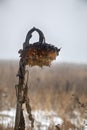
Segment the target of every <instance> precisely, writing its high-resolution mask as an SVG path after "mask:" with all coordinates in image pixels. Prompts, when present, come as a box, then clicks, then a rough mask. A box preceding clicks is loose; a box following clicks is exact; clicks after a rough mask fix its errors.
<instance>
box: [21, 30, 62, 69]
mask: <svg viewBox="0 0 87 130" xmlns="http://www.w3.org/2000/svg"><path fill="white" fill-rule="evenodd" d="M33 31H37V32H38V33H39V42H36V43H33V44H29V42H28V41H29V39H30V38H31V36H32V35H31V33H32V32H33ZM59 51H60V49H58V48H57V47H55V46H53V45H51V44H48V43H46V42H45V38H44V35H43V33H42V32H41V31H40V30H39V29H36V28H33V29H31V30H30V31H29V32H28V34H27V37H26V41H25V43H24V45H23V50H21V51H19V53H20V57H21V59H22V60H23V61H25V65H29V66H35V65H37V66H40V67H42V66H50V64H51V62H52V61H53V60H55V59H56V56H58V55H59Z"/></svg>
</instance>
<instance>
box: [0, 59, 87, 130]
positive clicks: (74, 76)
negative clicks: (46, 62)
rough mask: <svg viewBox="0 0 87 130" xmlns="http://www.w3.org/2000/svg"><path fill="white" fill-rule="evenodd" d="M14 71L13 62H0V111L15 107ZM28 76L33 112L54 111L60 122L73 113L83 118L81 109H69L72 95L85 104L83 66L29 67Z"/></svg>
mask: <svg viewBox="0 0 87 130" xmlns="http://www.w3.org/2000/svg"><path fill="white" fill-rule="evenodd" d="M17 71H18V62H17V61H0V110H3V109H9V108H10V107H15V106H16V105H15V104H16V94H15V84H17V80H18V79H17V77H16V74H17ZM29 72H30V76H29V97H30V103H31V106H32V109H33V110H37V109H42V110H54V111H56V112H57V113H58V115H60V116H61V117H62V118H63V119H64V120H65V118H66V117H67V115H68V116H69V117H70V118H72V114H71V113H72V111H73V109H76V110H78V111H79V112H80V113H82V116H83V113H84V109H83V110H82V109H80V108H79V106H78V105H77V106H75V107H73V106H74V105H75V104H74V102H73V99H72V94H75V95H77V96H78V97H79V100H80V102H82V103H87V65H78V64H66V63H61V64H60V63H59V64H56V65H52V66H51V67H50V68H49V67H46V68H45V67H43V68H42V69H41V68H38V67H32V68H29ZM13 96H14V97H13ZM12 97H13V98H12ZM66 122H68V121H66ZM67 124H69V122H68V123H67ZM67 124H66V126H67ZM0 127H2V126H0ZM0 130H2V128H0ZM6 130H7V129H6Z"/></svg>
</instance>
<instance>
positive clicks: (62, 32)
mask: <svg viewBox="0 0 87 130" xmlns="http://www.w3.org/2000/svg"><path fill="white" fill-rule="evenodd" d="M33 26H35V27H37V28H39V29H41V30H42V31H43V33H44V35H45V38H46V42H47V43H51V44H53V45H55V46H57V47H62V50H61V52H60V56H59V57H58V58H57V61H61V62H76V63H87V0H0V59H18V58H19V54H18V50H19V49H21V48H22V44H23V42H24V40H25V37H26V34H27V32H28V31H29V30H30V29H31V28H32V27H33ZM34 37H35V39H34V38H33V39H32V41H31V42H33V41H37V40H38V35H37V34H34Z"/></svg>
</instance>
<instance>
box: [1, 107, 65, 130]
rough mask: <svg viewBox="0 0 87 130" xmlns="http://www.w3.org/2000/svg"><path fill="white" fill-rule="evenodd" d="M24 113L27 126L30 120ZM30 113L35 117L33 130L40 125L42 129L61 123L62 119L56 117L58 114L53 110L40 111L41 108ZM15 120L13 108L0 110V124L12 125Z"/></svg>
mask: <svg viewBox="0 0 87 130" xmlns="http://www.w3.org/2000/svg"><path fill="white" fill-rule="evenodd" d="M24 114H25V118H26V119H25V120H26V122H27V123H26V125H27V126H29V124H30V122H29V120H28V117H27V113H26V112H24ZM32 115H33V117H34V119H35V121H34V126H35V130H36V128H37V129H38V127H39V126H40V127H42V130H45V129H46V128H48V127H49V126H50V125H57V124H62V123H63V120H62V119H61V118H60V117H58V115H57V114H56V113H55V112H54V111H49V112H48V111H42V110H37V111H33V112H32ZM14 122H15V109H10V110H4V111H1V112H0V124H3V125H4V126H11V127H12V126H14Z"/></svg>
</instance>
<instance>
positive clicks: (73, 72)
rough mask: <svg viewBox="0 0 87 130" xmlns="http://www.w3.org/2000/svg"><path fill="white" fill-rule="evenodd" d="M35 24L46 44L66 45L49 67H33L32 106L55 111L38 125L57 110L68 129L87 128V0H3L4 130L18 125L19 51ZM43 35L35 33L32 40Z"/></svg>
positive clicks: (0, 98)
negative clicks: (15, 119) (16, 121)
mask: <svg viewBox="0 0 87 130" xmlns="http://www.w3.org/2000/svg"><path fill="white" fill-rule="evenodd" d="M33 26H35V27H36V28H39V29H40V30H42V32H43V33H44V35H45V38H46V42H47V43H50V44H53V45H55V46H57V47H58V48H61V47H62V49H61V51H60V55H59V56H58V57H57V59H56V60H55V61H54V62H53V63H52V65H51V67H50V68H49V67H43V68H39V67H31V68H29V74H30V76H29V83H28V85H29V98H30V105H31V108H32V111H33V112H35V111H36V112H37V113H38V111H39V110H41V113H43V112H46V111H49V112H51V113H50V114H51V115H50V116H49V114H48V115H46V114H47V113H45V115H44V117H40V116H41V114H39V116H38V118H37V119H40V122H39V121H38V120H37V123H39V124H40V127H37V129H35V130H38V129H39V130H43V126H42V124H43V122H47V121H52V119H51V117H52V118H53V115H52V111H53V112H55V113H56V114H54V116H55V117H57V118H56V120H57V119H58V118H59V117H60V118H61V119H62V120H63V122H64V127H65V130H69V129H70V128H71V130H72V129H76V128H78V130H81V129H82V128H84V129H83V130H87V129H86V128H87V127H86V126H87V0H0V130H12V128H13V127H14V115H15V114H14V115H9V112H11V113H15V109H16V93H15V84H17V83H18V78H17V77H16V74H17V72H18V67H19V66H18V62H19V54H18V50H19V49H22V46H23V43H24V41H25V37H26V34H27V32H28V31H29V30H30V29H31V28H32V27H33ZM38 38H39V37H38V34H37V33H34V35H33V37H32V39H31V41H30V42H31V43H33V42H36V41H38ZM13 110H14V111H13ZM8 111H9V112H8ZM12 121H13V122H12ZM9 124H10V125H9ZM6 126H7V128H6ZM53 126H55V122H51V123H50V124H49V126H47V124H45V129H44V130H49V129H50V130H54V129H53ZM48 127H49V129H48ZM41 128H42V129H41ZM27 129H29V128H27ZM27 129H26V130H27ZM61 129H63V128H62V126H61Z"/></svg>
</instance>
